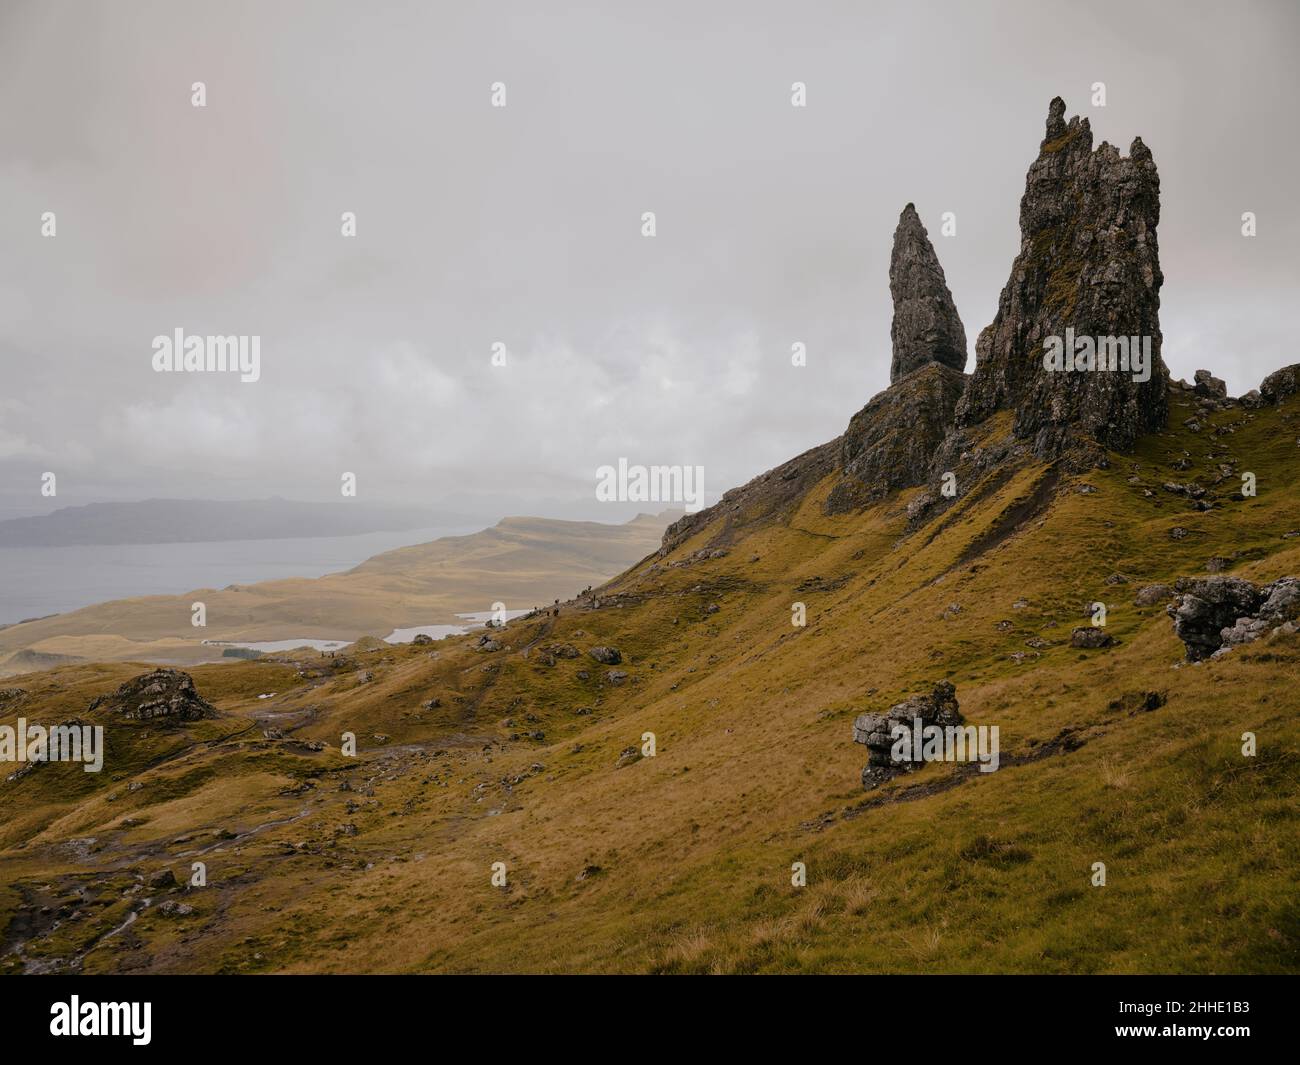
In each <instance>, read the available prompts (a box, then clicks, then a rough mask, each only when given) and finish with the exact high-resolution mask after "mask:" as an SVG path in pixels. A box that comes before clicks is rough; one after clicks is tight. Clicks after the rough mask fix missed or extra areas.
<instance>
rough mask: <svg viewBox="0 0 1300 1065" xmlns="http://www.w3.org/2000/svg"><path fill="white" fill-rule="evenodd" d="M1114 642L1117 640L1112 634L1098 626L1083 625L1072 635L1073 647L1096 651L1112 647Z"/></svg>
mask: <svg viewBox="0 0 1300 1065" xmlns="http://www.w3.org/2000/svg"><path fill="white" fill-rule="evenodd" d="M1114 642H1115V638H1114V637H1113V636H1111V634H1110V633H1108V632H1107V631H1106V630H1105V629H1103V628H1101V627H1100V626H1096V625H1081V626H1080V627H1079V628H1077V629H1075V630H1074V631H1073V632H1071V633H1070V646H1071V647H1081V648H1086V649H1088V650H1095V649H1096V648H1099V647H1110V646H1111V645H1112V644H1113V643H1114Z"/></svg>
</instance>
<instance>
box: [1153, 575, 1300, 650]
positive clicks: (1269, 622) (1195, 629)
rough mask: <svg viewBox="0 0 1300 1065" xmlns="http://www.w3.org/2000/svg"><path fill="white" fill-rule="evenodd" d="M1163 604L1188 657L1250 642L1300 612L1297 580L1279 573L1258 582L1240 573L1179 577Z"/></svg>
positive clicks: (1295, 616)
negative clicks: (1170, 597) (1278, 576)
mask: <svg viewBox="0 0 1300 1065" xmlns="http://www.w3.org/2000/svg"><path fill="white" fill-rule="evenodd" d="M1175 589H1176V591H1177V593H1178V594H1177V596H1176V598H1175V601H1174V602H1173V603H1170V604H1169V606H1168V607H1167V608H1166V611H1167V612H1168V614H1169V616H1170V617H1171V618H1173V621H1174V632H1175V633H1176V634H1177V636H1178V638H1179V639H1180V640H1182V641H1183V644H1184V646H1185V647H1186V648H1187V660H1188V661H1189V662H1200V661H1203V660H1205V659H1207V658H1211V657H1213V656H1215V655H1217V654H1219V653H1222V652H1223V651H1224V650H1226V649H1227V648H1231V647H1235V646H1238V645H1240V644H1244V643H1251V642H1252V641H1254V640H1257V639H1259V638H1260V637H1261V636H1265V635H1267V634H1268V633H1270V632H1274V631H1276V630H1278V629H1279V628H1283V627H1284V626H1287V625H1290V626H1291V627H1292V630H1294V627H1295V624H1294V623H1295V621H1296V619H1297V618H1300V580H1297V579H1296V578H1295V577H1282V578H1281V579H1279V580H1276V581H1273V583H1271V584H1266V585H1263V586H1257V585H1255V584H1252V583H1251V582H1250V581H1248V580H1245V579H1244V578H1241V577H1204V578H1199V579H1191V580H1188V579H1184V580H1180V581H1178V582H1177V584H1176V586H1175Z"/></svg>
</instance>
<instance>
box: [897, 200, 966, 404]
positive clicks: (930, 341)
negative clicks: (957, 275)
mask: <svg viewBox="0 0 1300 1065" xmlns="http://www.w3.org/2000/svg"><path fill="white" fill-rule="evenodd" d="M889 294H890V295H891V296H892V297H893V298H894V321H893V325H892V326H891V327H890V330H889V337H890V340H891V341H892V342H893V352H894V357H893V361H892V363H891V364H890V367H889V381H890V384H893V383H894V382H895V381H897V380H898V379H899V378H900V377H904V376H906V375H907V374H909V373H911V372H912V371H913V370H916V369H919V368H920V367H922V366H924V365H926V364H927V363H931V362H940V363H943V365H945V366H948V367H951V368H952V369H954V370H961V369H964V368H965V366H966V330H965V329H963V328H962V324H961V318H959V317H958V316H957V308H956V306H955V305H954V304H953V302H952V293H951V292H949V291H948V283H947V281H946V280H945V279H944V276H943V267H941V266H940V265H939V257H938V256H937V255H935V253H934V246H933V245H932V244H931V243H930V238H929V236H928V235H927V234H926V232H925V226H923V225H921V219H920V217H919V216H918V215H917V213H916V208H915V207H914V206H912V204H910V203H909V204H908V205H907V206H906V207H904V208H903V213H902V214H901V215H899V217H898V228H897V229H895V230H894V251H893V254H892V255H891V256H890V258H889Z"/></svg>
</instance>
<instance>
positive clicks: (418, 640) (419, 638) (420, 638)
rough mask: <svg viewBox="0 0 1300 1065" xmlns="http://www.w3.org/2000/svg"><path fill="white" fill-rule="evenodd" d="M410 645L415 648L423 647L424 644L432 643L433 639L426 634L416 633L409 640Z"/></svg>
mask: <svg viewBox="0 0 1300 1065" xmlns="http://www.w3.org/2000/svg"><path fill="white" fill-rule="evenodd" d="M411 643H413V644H415V645H416V646H417V647H423V646H424V645H425V644H429V643H433V637H432V636H430V635H429V634H428V633H427V632H417V633H416V634H415V638H414V639H413V640H411Z"/></svg>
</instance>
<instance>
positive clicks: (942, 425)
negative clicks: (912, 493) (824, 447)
mask: <svg viewBox="0 0 1300 1065" xmlns="http://www.w3.org/2000/svg"><path fill="white" fill-rule="evenodd" d="M965 386H966V377H965V375H964V374H962V373H960V372H959V371H957V370H953V369H951V368H949V367H947V366H944V365H943V364H942V363H937V362H931V363H927V364H926V365H924V366H922V367H921V368H920V369H917V370H914V371H913V372H912V373H910V374H908V375H907V376H906V377H904V378H902V380H900V381H897V382H896V383H894V384H892V385H890V386H889V387H888V388H887V389H885V391H883V392H881V393H880V394H878V395H877V396H875V397H874V398H873V399H872V400H871V402H870V403H868V404H867V405H866V406H865V407H863V408H862V410H860V411H858V413H857V414H855V415H854V416H853V418H852V419H851V420H850V422H849V427H848V428H847V429H846V430H845V431H844V436H843V437H842V438H841V440H840V467H841V470H842V474H841V478H840V480H839V481H838V482H837V483H836V485H835V487H834V488H832V489H831V492H830V495H829V496H828V497H827V500H826V510H827V512H828V513H831V514H840V513H844V512H845V511H848V510H852V509H854V508H856V507H859V506H862V505H864V504H866V503H869V502H871V501H873V500H876V499H879V498H880V497H881V496H884V495H886V494H887V493H889V492H891V491H892V490H894V489H895V488H911V487H914V486H916V485H920V484H924V483H925V482H926V480H927V479H928V478H929V470H930V466H931V463H932V462H933V461H934V455H935V451H936V450H937V449H938V447H939V445H940V444H941V443H942V442H943V440H944V437H945V435H946V434H947V432H948V427H949V426H950V425H951V424H952V416H953V411H954V410H955V409H956V407H957V401H958V400H959V399H960V398H961V394H962V390H963V389H964V388H965Z"/></svg>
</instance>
